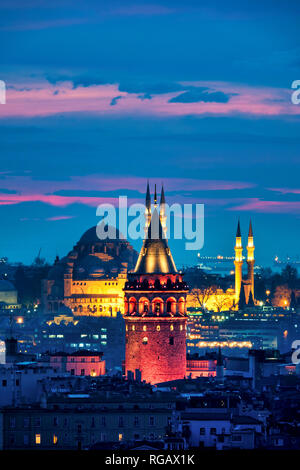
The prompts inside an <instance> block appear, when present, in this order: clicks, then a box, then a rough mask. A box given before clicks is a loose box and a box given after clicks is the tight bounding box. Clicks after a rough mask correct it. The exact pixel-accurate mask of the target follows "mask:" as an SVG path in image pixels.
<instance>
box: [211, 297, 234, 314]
mask: <svg viewBox="0 0 300 470" xmlns="http://www.w3.org/2000/svg"><path fill="white" fill-rule="evenodd" d="M213 307H214V310H216V311H217V312H222V310H230V309H232V307H233V298H232V297H230V295H228V294H216V295H215V296H214V301H213Z"/></svg>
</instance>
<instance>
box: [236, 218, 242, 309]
mask: <svg viewBox="0 0 300 470" xmlns="http://www.w3.org/2000/svg"><path fill="white" fill-rule="evenodd" d="M234 251H235V259H234V265H235V301H236V303H237V302H238V301H239V298H240V290H241V284H242V280H243V274H242V268H243V247H242V235H241V227H240V221H238V226H237V231H236V237H235V247H234Z"/></svg>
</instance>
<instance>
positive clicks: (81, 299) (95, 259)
mask: <svg viewBox="0 0 300 470" xmlns="http://www.w3.org/2000/svg"><path fill="white" fill-rule="evenodd" d="M136 258H137V253H136V252H135V250H134V249H133V248H132V246H131V245H130V244H129V243H128V242H127V241H126V240H123V239H121V238H120V234H119V231H118V230H117V229H116V239H113V240H111V239H105V240H101V239H99V238H98V236H97V232H96V227H92V228H90V229H89V230H87V231H86V232H85V233H84V234H83V235H82V237H81V238H80V240H79V242H78V243H77V244H76V245H75V246H74V248H73V250H72V251H70V253H69V254H68V255H67V256H65V257H64V258H62V259H58V258H57V259H56V260H55V263H54V266H53V267H52V268H51V269H50V271H49V274H48V277H47V279H45V280H44V281H43V282H42V307H43V310H44V312H45V313H48V314H49V313H50V314H57V313H58V312H59V311H60V310H61V309H63V307H64V306H66V307H68V308H69V309H71V310H72V312H73V313H74V315H75V316H81V315H85V316H95V317H104V316H109V317H115V316H116V315H117V312H121V313H123V311H124V300H123V288H124V285H125V281H126V277H127V270H128V269H131V268H132V267H133V266H134V263H135V261H136Z"/></svg>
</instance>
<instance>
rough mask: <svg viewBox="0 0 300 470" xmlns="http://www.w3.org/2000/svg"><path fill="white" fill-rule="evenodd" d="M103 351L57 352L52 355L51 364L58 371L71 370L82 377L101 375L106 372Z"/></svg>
mask: <svg viewBox="0 0 300 470" xmlns="http://www.w3.org/2000/svg"><path fill="white" fill-rule="evenodd" d="M102 356H103V353H96V352H92V351H86V350H83V351H75V352H72V353H65V352H57V353H53V354H51V356H50V365H51V366H52V367H53V369H55V370H56V371H58V372H69V373H70V374H71V375H80V376H81V377H85V376H90V377H99V376H100V375H104V374H105V361H104V360H103V359H102Z"/></svg>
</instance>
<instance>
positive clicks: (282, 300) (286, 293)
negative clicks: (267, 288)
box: [272, 284, 291, 307]
mask: <svg viewBox="0 0 300 470" xmlns="http://www.w3.org/2000/svg"><path fill="white" fill-rule="evenodd" d="M290 300H291V289H289V287H288V285H287V284H284V285H280V286H277V287H276V289H275V292H274V296H273V298H272V305H273V306H274V307H287V306H288V305H289V304H290Z"/></svg>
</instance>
